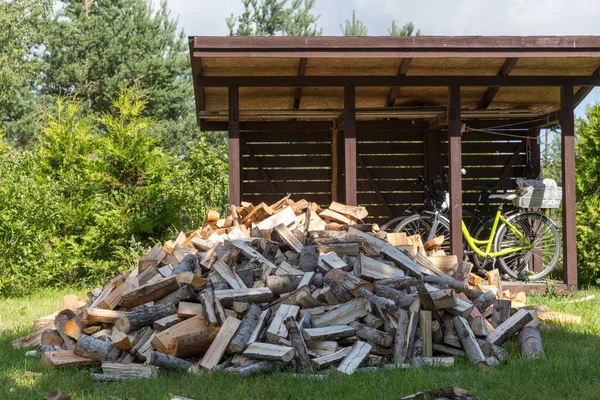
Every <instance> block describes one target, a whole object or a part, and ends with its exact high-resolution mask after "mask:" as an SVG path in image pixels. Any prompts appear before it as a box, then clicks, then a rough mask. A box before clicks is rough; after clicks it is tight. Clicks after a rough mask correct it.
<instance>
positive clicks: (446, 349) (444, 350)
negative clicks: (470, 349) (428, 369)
mask: <svg viewBox="0 0 600 400" xmlns="http://www.w3.org/2000/svg"><path fill="white" fill-rule="evenodd" d="M432 349H433V351H435V352H437V353H441V354H447V355H449V356H456V357H465V356H466V354H465V352H464V351H462V350H459V349H456V348H454V347H450V346H445V345H443V344H438V343H434V344H433V345H432Z"/></svg>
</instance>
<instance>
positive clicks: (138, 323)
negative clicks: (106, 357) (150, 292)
mask: <svg viewBox="0 0 600 400" xmlns="http://www.w3.org/2000/svg"><path fill="white" fill-rule="evenodd" d="M181 304H182V303H179V305H180V306H181ZM175 313H177V310H176V309H175V306H174V305H173V304H162V305H154V306H150V307H142V308H138V309H136V310H135V311H131V312H129V313H127V314H124V315H123V316H122V317H120V318H119V319H118V320H116V321H115V326H116V327H117V329H119V330H120V331H121V332H124V333H129V332H130V331H132V330H135V329H139V328H142V327H144V326H150V325H152V324H153V323H154V321H157V320H160V319H161V318H164V317H167V316H171V315H173V314H175Z"/></svg>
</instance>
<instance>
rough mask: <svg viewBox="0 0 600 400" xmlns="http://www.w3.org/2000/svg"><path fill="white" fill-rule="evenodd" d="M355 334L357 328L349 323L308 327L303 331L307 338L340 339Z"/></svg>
mask: <svg viewBox="0 0 600 400" xmlns="http://www.w3.org/2000/svg"><path fill="white" fill-rule="evenodd" d="M354 334H356V329H355V328H353V327H350V326H348V325H333V326H326V327H323V328H307V329H304V330H303V331H302V335H303V336H304V339H305V340H338V339H340V338H344V337H348V336H353V335H354Z"/></svg>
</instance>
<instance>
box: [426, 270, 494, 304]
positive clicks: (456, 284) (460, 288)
mask: <svg viewBox="0 0 600 400" xmlns="http://www.w3.org/2000/svg"><path fill="white" fill-rule="evenodd" d="M423 281H425V282H427V283H433V284H435V285H446V286H448V287H449V288H451V289H454V290H456V291H457V292H461V293H464V294H466V295H467V296H468V297H469V298H471V299H477V298H478V297H479V296H481V295H483V292H480V291H479V290H473V289H471V288H469V285H468V284H466V283H464V282H462V281H457V280H456V279H452V278H444V277H442V276H434V275H427V276H424V277H423Z"/></svg>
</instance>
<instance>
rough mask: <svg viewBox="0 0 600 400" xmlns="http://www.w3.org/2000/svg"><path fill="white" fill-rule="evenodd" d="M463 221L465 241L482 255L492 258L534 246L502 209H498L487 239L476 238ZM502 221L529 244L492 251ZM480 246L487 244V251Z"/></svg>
mask: <svg viewBox="0 0 600 400" xmlns="http://www.w3.org/2000/svg"><path fill="white" fill-rule="evenodd" d="M461 222H462V234H463V237H464V239H465V241H466V242H467V244H468V245H469V247H470V248H471V250H473V251H474V252H475V253H476V254H477V255H478V256H480V257H490V258H495V257H501V256H505V255H507V254H511V253H516V252H518V251H521V250H531V249H532V248H533V244H531V242H530V241H529V240H528V239H527V238H526V237H525V236H523V234H522V233H521V232H519V230H518V229H517V228H516V227H515V226H514V225H513V224H511V223H510V222H509V221H508V220H507V219H506V218H505V217H504V216H503V215H502V213H501V212H500V210H497V211H496V216H495V218H494V223H493V225H492V230H491V232H490V236H489V238H488V239H486V240H479V239H475V238H474V237H472V236H471V234H470V233H469V230H468V229H467V226H466V225H465V223H464V221H461ZM500 222H502V223H503V224H505V225H506V226H507V228H508V229H510V231H511V232H513V233H514V234H515V235H517V237H518V238H519V239H520V240H522V241H523V242H525V243H527V245H525V246H519V247H509V248H507V249H504V250H502V251H491V250H492V243H493V241H494V238H495V237H496V232H497V230H498V226H499V223H500ZM478 246H485V252H484V251H481V250H480V249H479V247H478Z"/></svg>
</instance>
